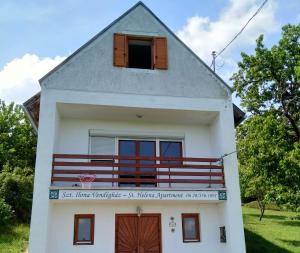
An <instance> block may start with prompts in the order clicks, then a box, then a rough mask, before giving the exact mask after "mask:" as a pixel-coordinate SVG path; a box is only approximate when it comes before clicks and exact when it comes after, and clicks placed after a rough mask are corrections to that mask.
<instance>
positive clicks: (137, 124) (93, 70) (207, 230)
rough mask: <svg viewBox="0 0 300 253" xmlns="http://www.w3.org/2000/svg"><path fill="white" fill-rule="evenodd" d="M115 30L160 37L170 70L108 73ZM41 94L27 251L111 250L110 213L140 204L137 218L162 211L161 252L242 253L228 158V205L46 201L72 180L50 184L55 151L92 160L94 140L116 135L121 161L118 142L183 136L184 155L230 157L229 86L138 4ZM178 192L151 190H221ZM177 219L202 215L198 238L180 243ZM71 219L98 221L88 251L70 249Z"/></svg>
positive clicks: (233, 164) (233, 170) (49, 78)
mask: <svg viewBox="0 0 300 253" xmlns="http://www.w3.org/2000/svg"><path fill="white" fill-rule="evenodd" d="M116 32H118V33H126V34H137V35H145V36H146V35H148V36H164V37H166V38H167V40H168V62H169V67H168V69H167V70H145V69H129V68H118V67H113V62H112V59H113V53H112V52H113V51H112V45H113V34H114V33H116ZM41 88H42V91H41V104H40V118H39V129H38V147H37V160H36V172H35V173H36V174H35V184H34V198H33V209H32V221H31V232H30V244H29V253H60V252H61V253H71V252H91V253H92V252H95V253H96V252H106V253H113V252H115V215H116V214H123V213H130V214H134V213H136V210H137V207H140V208H141V210H142V213H155V214H161V252H163V253H173V252H191V253H193V252H194V253H196V252H202V251H203V252H216V253H217V252H220V253H221V252H222V253H243V252H245V243H244V232H243V221H242V212H241V203H240V192H239V180H238V170H237V159H236V155H235V154H234V153H233V154H232V155H230V156H226V157H225V158H224V161H223V162H224V174H225V184H226V187H225V188H222V189H221V190H222V191H225V192H226V193H227V200H215V201H211V200H209V199H207V200H205V199H203V200H193V201H192V200H184V199H178V200H163V201H162V200H147V199H140V200H96V199H94V200H91V199H83V200H76V199H73V200H72V199H70V200H60V199H58V200H52V199H49V190H62V189H64V187H63V186H65V187H68V189H71V190H72V183H69V184H65V185H64V184H56V183H53V184H52V185H51V183H52V182H51V177H52V158H53V154H89V152H90V136H91V135H96V136H111V137H115V138H116V145H115V153H114V154H111V155H118V142H117V140H119V139H146V140H155V141H156V146H157V150H159V143H158V141H159V140H180V141H182V143H183V145H182V149H183V150H182V151H183V154H182V155H183V156H184V157H203V158H209V157H216V158H220V157H221V156H223V155H224V154H228V153H231V152H233V151H235V148H236V147H235V138H234V119H233V108H232V101H231V92H230V89H229V88H228V87H227V86H226V85H225V84H224V83H223V82H222V81H221V80H220V79H219V78H218V77H216V76H215V75H214V74H213V73H212V72H211V71H210V70H208V68H207V66H205V65H204V64H203V63H202V62H201V61H200V60H199V59H198V58H197V57H196V56H195V55H194V54H192V53H191V52H190V51H189V50H188V49H187V48H186V47H185V46H183V45H182V43H181V42H180V41H179V40H178V39H177V38H175V37H174V35H173V34H172V33H170V31H169V30H168V29H166V27H165V26H164V25H162V24H161V22H160V21H159V20H158V19H157V18H156V17H154V16H153V14H152V13H151V12H150V11H149V10H148V9H147V7H145V6H144V5H143V4H142V3H138V4H137V5H136V6H134V7H133V8H132V9H131V10H130V11H129V12H128V13H126V15H124V16H122V17H121V18H120V19H118V20H117V21H116V22H115V23H113V24H112V25H111V26H110V27H108V28H107V29H106V30H105V31H104V32H102V33H100V34H99V35H98V36H96V37H95V38H94V39H93V40H92V41H91V42H89V43H88V44H87V45H85V46H84V47H83V48H81V49H80V50H79V51H78V52H76V54H74V55H72V56H71V57H70V58H69V59H68V60H67V61H66V62H65V63H63V64H62V65H61V66H59V67H58V68H56V69H55V70H54V71H52V72H51V73H50V74H48V75H46V77H44V78H43V79H42V80H41ZM140 115H141V116H142V117H140ZM156 155H157V156H158V155H159V154H156ZM95 186H97V187H98V186H99V185H95ZM103 186H104V187H105V189H106V190H108V191H113V188H115V185H109V184H107V185H105V184H104V185H103ZM113 186H114V187H113ZM177 186H178V189H177V188H176V189H175V188H174V189H173V188H172V187H171V188H168V186H167V185H164V184H161V185H159V184H158V187H157V188H155V190H157V191H160V190H162V191H163V190H168V191H169V192H172V191H173V192H180V191H183V192H184V191H186V190H187V189H190V190H193V191H195V192H201V191H207V190H208V191H214V190H215V191H218V190H219V189H220V188H221V186H220V185H214V186H213V188H207V187H208V185H207V184H201V185H198V187H196V188H195V187H192V188H190V187H189V185H184V184H178V185H177ZM177 186H176V187H177ZM75 188H76V187H74V190H75ZM101 189H103V187H102V188H101ZM120 189H121V190H122V188H120ZM76 190H77V191H78V190H79V189H78V188H76ZM93 190H96V189H93ZM131 190H133V191H134V190H136V189H131ZM142 190H143V189H142ZM148 190H149V191H151V190H152V189H148ZM81 191H84V190H81ZM183 213H198V214H199V215H200V238H201V239H200V242H193V243H184V242H183V240H182V225H181V222H182V221H181V214H183ZM75 214H94V215H95V228H94V230H95V232H94V244H93V245H73V237H74V215H75ZM171 217H174V222H175V223H176V226H175V231H174V232H172V231H171V228H170V227H169V223H170V219H171ZM222 226H225V228H226V243H221V242H220V232H219V227H222ZM116 253H117V252H116Z"/></svg>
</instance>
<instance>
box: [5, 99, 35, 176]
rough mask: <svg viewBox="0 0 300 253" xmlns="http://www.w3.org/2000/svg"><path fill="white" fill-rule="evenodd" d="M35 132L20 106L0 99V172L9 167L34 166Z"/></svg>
mask: <svg viewBox="0 0 300 253" xmlns="http://www.w3.org/2000/svg"><path fill="white" fill-rule="evenodd" d="M35 152H36V134H35V133H34V130H33V128H32V127H31V125H30V123H29V122H28V120H27V119H26V117H25V115H24V113H23V111H22V109H21V107H20V106H18V105H15V104H14V103H11V104H9V105H6V104H5V102H4V101H1V100H0V172H1V170H2V168H3V166H4V165H5V164H9V166H11V167H21V168H23V167H31V168H33V167H34V162H35Z"/></svg>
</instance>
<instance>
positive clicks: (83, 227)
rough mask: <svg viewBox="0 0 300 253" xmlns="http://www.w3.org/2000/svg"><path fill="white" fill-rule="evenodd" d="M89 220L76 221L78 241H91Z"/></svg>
mask: <svg viewBox="0 0 300 253" xmlns="http://www.w3.org/2000/svg"><path fill="white" fill-rule="evenodd" d="M91 225H92V224H91V219H89V218H79V219H78V238H77V239H78V241H91Z"/></svg>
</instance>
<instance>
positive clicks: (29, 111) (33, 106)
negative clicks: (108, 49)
mask: <svg viewBox="0 0 300 253" xmlns="http://www.w3.org/2000/svg"><path fill="white" fill-rule="evenodd" d="M138 6H142V7H143V8H145V9H146V10H147V11H148V12H149V13H150V14H151V15H152V16H153V17H154V18H155V19H156V20H157V21H158V22H159V23H160V24H161V25H162V26H163V27H164V28H165V29H166V30H167V31H168V32H169V33H170V34H171V35H172V36H173V37H174V38H175V39H176V40H177V41H178V42H179V43H180V44H181V45H182V46H183V47H185V48H186V49H187V50H188V51H189V52H190V53H191V54H192V55H193V56H194V57H195V58H196V59H197V60H198V61H200V62H201V63H202V65H203V66H204V67H205V68H206V69H207V70H208V71H209V72H210V73H211V75H212V76H214V77H216V79H217V80H218V81H219V82H220V84H221V85H222V86H224V87H225V88H226V89H228V90H229V91H230V92H232V91H233V90H232V88H231V87H230V86H228V85H227V84H226V83H225V82H224V81H223V80H222V78H221V77H219V76H218V75H217V74H216V73H215V72H213V71H212V70H211V68H210V67H209V66H207V65H206V63H205V62H203V61H202V60H201V59H200V58H199V56H197V55H196V54H195V53H194V52H193V51H192V50H191V49H190V48H189V47H188V46H187V45H186V44H184V43H183V42H182V41H181V40H180V39H179V38H178V37H177V35H176V34H175V33H174V32H173V31H172V30H171V29H170V28H169V27H167V26H166V25H165V24H164V23H163V22H162V21H161V20H160V19H159V18H158V17H157V16H156V15H155V14H154V13H153V12H152V11H151V10H150V9H149V8H148V7H147V6H146V5H145V4H144V3H143V2H141V1H140V2H138V3H136V4H135V5H134V6H133V7H131V8H130V9H129V10H127V11H126V12H125V13H124V14H123V15H121V16H120V17H119V18H117V19H116V20H115V21H113V22H112V23H111V24H110V25H108V26H107V27H105V28H104V29H103V30H102V31H101V32H99V33H98V34H96V35H95V36H94V37H93V38H92V39H90V40H89V41H88V42H86V43H85V44H84V45H82V46H81V47H80V48H78V49H77V50H76V51H75V52H74V53H72V54H71V55H70V56H69V57H67V58H66V59H65V60H64V61H63V62H61V63H60V64H59V65H57V66H56V67H55V68H54V69H52V70H51V71H50V72H48V73H47V74H46V75H45V76H43V77H42V78H41V79H40V80H39V82H40V84H41V83H42V82H43V81H44V80H45V79H46V78H47V77H49V76H50V75H51V74H53V73H54V72H56V71H57V70H58V69H60V68H61V67H62V66H64V65H65V64H66V63H67V62H69V61H70V60H71V59H72V58H73V57H74V56H75V55H77V54H78V53H79V52H80V51H82V50H83V49H84V48H86V47H87V46H89V45H90V44H91V43H92V42H94V41H95V40H96V39H97V38H99V37H100V36H101V35H102V34H103V33H105V32H106V31H107V30H108V29H109V28H111V27H112V26H113V25H114V24H116V23H117V22H119V21H120V20H121V19H122V18H124V17H125V16H126V15H128V14H129V13H130V12H132V11H133V10H134V9H136V8H137V7H138ZM23 109H24V111H25V113H26V115H27V116H28V118H29V120H30V122H31V124H32V125H33V127H34V128H35V130H37V128H38V123H39V111H40V93H37V94H36V95H34V96H33V97H32V98H30V99H29V100H27V101H26V102H25V103H24V104H23ZM233 113H234V123H235V126H237V125H239V124H240V123H241V122H242V121H243V119H244V116H245V113H244V112H243V111H242V110H240V109H239V108H238V107H237V106H236V105H235V104H233Z"/></svg>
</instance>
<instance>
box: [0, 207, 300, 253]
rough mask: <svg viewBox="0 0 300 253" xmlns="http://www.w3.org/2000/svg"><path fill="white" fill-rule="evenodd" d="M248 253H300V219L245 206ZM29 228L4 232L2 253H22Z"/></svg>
mask: <svg viewBox="0 0 300 253" xmlns="http://www.w3.org/2000/svg"><path fill="white" fill-rule="evenodd" d="M243 216H244V225H245V237H246V246H247V253H300V220H292V219H291V218H292V217H294V216H296V213H293V212H282V211H274V210H266V212H265V215H264V217H263V219H262V221H259V220H258V219H259V210H258V209H256V208H250V207H243ZM28 234H29V226H28V225H25V224H18V225H16V226H14V227H12V228H11V229H10V230H7V231H5V232H2V233H0V253H22V252H23V251H24V250H25V249H26V247H27V243H28Z"/></svg>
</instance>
